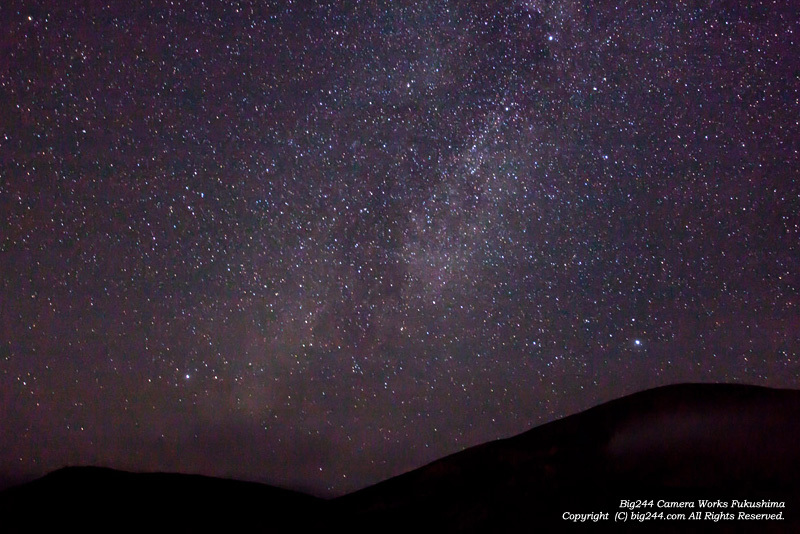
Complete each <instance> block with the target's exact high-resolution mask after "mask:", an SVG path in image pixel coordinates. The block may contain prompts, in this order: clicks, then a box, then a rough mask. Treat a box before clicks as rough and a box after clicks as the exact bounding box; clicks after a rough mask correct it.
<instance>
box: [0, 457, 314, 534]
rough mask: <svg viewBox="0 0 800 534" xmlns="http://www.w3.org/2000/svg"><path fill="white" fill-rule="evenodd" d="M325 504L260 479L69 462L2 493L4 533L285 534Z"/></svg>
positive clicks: (302, 524) (0, 506) (0, 522)
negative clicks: (250, 532)
mask: <svg viewBox="0 0 800 534" xmlns="http://www.w3.org/2000/svg"><path fill="white" fill-rule="evenodd" d="M324 505H325V501H324V500H322V499H319V498H317V497H312V496H309V495H305V494H303V493H298V492H294V491H290V490H285V489H280V488H276V487H273V486H268V485H265V484H257V483H254V482H242V481H238V480H226V479H220V478H212V477H205V476H199V475H182V474H172V473H128V472H125V471H117V470H114V469H107V468H101V467H66V468H63V469H59V470H58V471H54V472H52V473H50V474H48V475H46V476H44V477H42V478H40V479H38V480H35V481H33V482H30V483H28V484H24V485H22V486H18V487H15V488H11V489H9V490H6V491H4V492H0V518H2V519H0V532H7V531H11V532H57V531H62V530H71V529H69V528H67V527H69V526H72V527H74V528H76V529H77V530H78V531H80V532H86V531H90V532H101V531H102V532H119V531H123V532H143V531H155V532H163V531H166V530H171V531H175V532H188V531H197V530H200V531H210V530H215V531H221V532H230V531H236V532H239V531H247V530H250V529H252V528H253V525H254V524H256V525H257V524H260V523H262V524H263V523H268V524H269V525H270V528H271V529H272V531H279V532H282V531H285V530H294V529H295V528H297V527H301V528H303V527H308V522H309V521H310V520H311V518H313V517H315V516H317V515H319V514H318V509H320V508H321V507H322V506H324ZM256 530H257V531H259V532H262V531H264V528H258V529H256Z"/></svg>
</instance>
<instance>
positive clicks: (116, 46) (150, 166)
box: [0, 0, 800, 496]
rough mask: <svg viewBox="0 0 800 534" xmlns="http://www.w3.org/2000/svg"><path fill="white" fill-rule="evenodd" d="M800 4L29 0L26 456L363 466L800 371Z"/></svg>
mask: <svg viewBox="0 0 800 534" xmlns="http://www.w3.org/2000/svg"><path fill="white" fill-rule="evenodd" d="M588 4H591V7H587V5H588ZM791 4H792V3H791V2H788V1H786V2H780V1H778V2H769V1H763V0H757V1H754V2H735V1H685V2H678V1H673V2H661V1H656V0H645V1H643V2H638V1H636V2H634V1H627V2H609V1H600V2H591V3H586V2H579V1H577V0H550V1H547V0H524V1H507V2H500V1H495V0H489V1H488V2H487V1H481V2H478V1H454V0H432V1H430V2H408V1H404V0H401V1H392V2H388V1H387V2H375V1H362V2H356V1H352V2H334V1H331V2H312V1H310V0H308V1H290V0H287V1H280V2H263V3H257V4H251V3H248V2H230V3H226V4H224V5H222V4H217V3H212V2H177V1H175V2H163V3H162V2H120V3H113V4H110V5H109V4H105V3H102V4H101V3H97V2H85V3H80V6H78V7H63V6H61V5H60V4H59V3H57V2H33V1H25V2H15V1H11V2H3V3H2V5H1V6H0V19H2V20H3V24H2V28H1V29H0V102H1V103H2V104H0V435H1V436H2V438H0V472H2V475H3V477H5V478H4V480H12V479H14V480H18V479H24V478H31V477H35V476H39V475H42V474H44V473H46V472H48V471H50V470H53V469H57V468H59V467H61V466H64V465H68V464H69V465H76V464H93V465H105V466H110V467H115V468H119V469H128V470H145V471H151V470H162V471H177V472H184V473H202V474H206V475H214V476H224V477H233V478H239V479H247V480H255V481H260V482H266V483H272V484H276V485H280V486H284V487H289V488H295V489H301V490H305V491H309V492H312V493H314V494H317V495H324V496H333V495H340V494H343V493H345V492H348V491H352V490H355V489H358V488H361V487H364V486H366V485H368V484H372V483H375V482H377V481H379V480H382V479H385V478H388V477H390V476H393V475H396V474H399V473H401V472H404V471H406V470H409V469H411V468H414V467H418V466H420V465H422V464H424V463H427V462H429V461H432V460H435V459H437V458H439V457H441V456H443V455H446V454H449V453H452V452H456V451H458V450H461V449H463V448H466V447H469V446H472V445H475V444H478V443H482V442H485V441H488V440H493V439H497V438H501V437H507V436H510V435H513V434H516V433H519V432H522V431H525V430H527V429H529V428H531V427H533V426H535V425H538V424H542V423H544V422H547V421H551V420H554V419H556V418H559V417H563V416H565V415H569V414H571V413H574V412H576V411H579V410H582V409H585V408H588V407H591V406H593V405H596V404H598V403H600V402H603V401H606V400H610V399H613V398H616V397H619V396H622V395H625V394H628V393H632V392H635V391H638V390H642V389H645V388H648V387H653V386H657V385H663V384H669V383H675V382H685V381H693V382H741V383H751V384H761V385H767V386H775V387H798V385H800V384H799V383H798V381H799V380H800V269H799V268H798V267H800V215H798V213H800V183H799V180H798V163H800V161H799V160H800V60H799V59H798V54H797V51H798V44H800V43H798V40H800V15H798V12H797V9H796V6H792V5H791Z"/></svg>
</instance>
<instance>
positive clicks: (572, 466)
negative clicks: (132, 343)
mask: <svg viewBox="0 0 800 534" xmlns="http://www.w3.org/2000/svg"><path fill="white" fill-rule="evenodd" d="M701 498H702V499H711V500H715V499H722V500H727V501H729V502H730V500H732V499H739V500H744V499H747V500H751V501H760V500H762V499H766V500H777V501H785V502H786V508H784V509H783V517H784V520H783V521H774V522H758V523H747V522H741V521H727V522H726V521H721V522H718V523H715V522H712V521H700V522H696V523H692V522H688V521H683V522H677V523H666V522H652V521H651V522H648V523H643V524H627V525H626V526H627V527H633V529H634V530H646V531H647V532H653V531H654V532H659V531H661V532H687V531H695V532H754V531H757V532H800V391H794V390H777V389H768V388H762V387H756V386H741V385H722V384H719V385H715V384H686V385H676V386H666V387H661V388H656V389H653V390H648V391H644V392H641V393H637V394H634V395H630V396H627V397H624V398H621V399H618V400H615V401H611V402H608V403H605V404H602V405H600V406H597V407H595V408H592V409H589V410H587V411H584V412H581V413H578V414H576V415H572V416H569V417H566V418H564V419H560V420H558V421H554V422H552V423H548V424H546V425H542V426H539V427H537V428H534V429H532V430H530V431H528V432H525V433H523V434H520V435H518V436H515V437H512V438H508V439H503V440H498V441H494V442H490V443H486V444H483V445H479V446H477V447H473V448H470V449H467V450H465V451H462V452H459V453H456V454H453V455H450V456H447V457H445V458H442V459H440V460H438V461H436V462H433V463H431V464H429V465H426V466H424V467H421V468H419V469H416V470H414V471H411V472H409V473H406V474H404V475H400V476H398V477H395V478H392V479H389V480H386V481H384V482H381V483H379V484H376V485H375V486H372V487H369V488H365V489H363V490H360V491H357V492H355V493H352V494H350V495H346V496H344V497H340V498H338V499H334V500H331V501H323V500H320V499H316V498H313V497H309V496H306V495H303V494H298V493H294V492H289V491H286V490H280V489H276V488H271V487H269V486H263V485H259V484H252V483H245V482H235V481H226V480H219V479H209V478H206V477H198V476H189V475H165V474H141V475H139V474H131V473H122V472H117V471H112V470H105V469H96V468H73V469H65V470H61V471H57V472H55V473H52V474H50V475H48V476H46V477H44V478H42V479H39V480H37V481H35V482H32V483H30V484H27V485H24V486H21V487H18V488H15V489H13V490H8V491H6V492H3V493H0V517H4V518H14V520H16V519H17V518H23V519H24V520H25V521H24V522H20V523H19V524H20V525H23V526H27V527H33V530H46V529H45V528H41V529H40V528H38V527H40V526H42V527H44V526H45V525H44V524H43V523H41V521H42V520H43V516H42V514H40V513H37V510H53V511H55V510H58V512H59V513H58V514H57V515H55V517H61V518H65V520H64V521H63V522H62V521H60V520H59V522H56V523H52V524H51V525H52V526H55V525H57V526H59V527H62V528H63V526H65V523H69V522H70V520H71V521H72V522H73V523H75V524H76V525H79V526H80V527H81V530H84V531H85V530H87V529H89V530H92V529H98V530H99V529H103V530H104V529H105V528H104V527H109V528H111V529H113V530H120V527H121V528H122V529H123V530H124V529H125V528H126V527H127V528H129V529H130V530H137V531H138V530H142V529H144V528H147V529H153V528H155V530H161V528H160V526H167V525H170V526H173V527H179V528H181V530H186V529H195V530H196V529H199V530H211V529H218V528H223V529H225V530H226V531H231V530H235V531H241V530H250V529H251V528H252V527H251V526H250V525H252V524H257V525H260V526H259V528H257V529H256V530H259V531H292V532H297V531H306V530H308V531H320V530H328V529H330V528H331V527H332V526H335V525H336V523H339V522H341V523H342V525H341V527H343V528H345V529H346V530H349V531H354V530H355V531H359V532H367V531H380V532H387V531H390V532H401V531H402V532H406V531H409V530H412V531H421V532H428V531H445V532H503V531H524V532H561V531H564V530H568V529H570V528H576V529H578V530H590V531H601V530H603V528H602V526H599V525H598V526H597V527H598V528H592V526H589V525H586V524H571V523H568V522H565V521H564V520H563V519H562V514H563V513H564V512H575V513H587V512H601V511H602V512H609V513H610V517H611V521H609V522H607V523H605V526H606V529H608V527H613V528H614V530H618V528H619V527H621V526H622V525H619V524H615V525H612V524H611V523H612V522H613V517H614V513H615V512H617V511H620V507H619V504H620V500H621V499H628V500H636V499H654V500H655V501H658V500H659V499H664V500H668V501H686V500H689V501H694V502H696V501H697V499H701ZM651 511H652V509H651ZM660 511H663V512H674V511H675V510H660ZM681 511H684V510H681ZM729 511H730V510H729ZM762 511H775V510H762ZM103 517H113V518H114V520H113V523H110V524H106V523H104V522H103V519H102V518H103ZM120 518H124V519H120ZM157 518H159V519H157ZM30 521H33V523H31V522H30ZM164 521H166V524H165V523H164ZM253 522H255V523H253ZM8 524H9V523H6V525H8ZM0 530H2V529H0ZM25 530H26V531H27V530H29V529H28V528H26V529H25Z"/></svg>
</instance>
